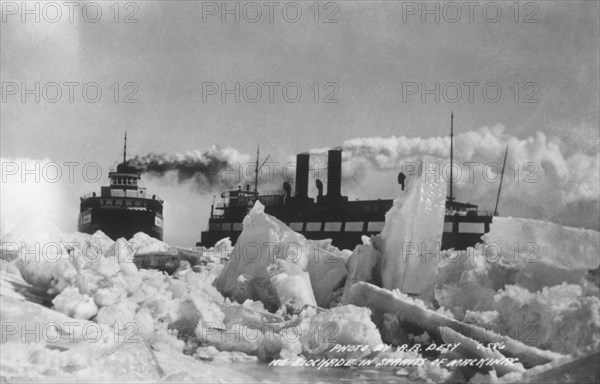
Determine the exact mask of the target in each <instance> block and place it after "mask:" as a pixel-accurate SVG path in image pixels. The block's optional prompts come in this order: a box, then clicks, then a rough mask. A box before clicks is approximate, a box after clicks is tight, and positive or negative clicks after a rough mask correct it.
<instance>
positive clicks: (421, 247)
mask: <svg viewBox="0 0 600 384" xmlns="http://www.w3.org/2000/svg"><path fill="white" fill-rule="evenodd" d="M440 163H441V161H440V160H439V159H436V158H434V157H430V156H424V157H423V159H422V160H421V161H419V162H418V164H417V170H416V173H415V174H413V175H409V176H408V177H407V181H406V184H407V185H406V190H405V192H404V193H403V194H401V195H400V196H399V197H397V198H396V199H395V200H394V205H393V207H392V208H391V209H390V210H389V211H388V212H387V213H386V215H385V225H384V227H383V230H382V231H381V237H382V239H383V263H382V273H381V275H382V283H383V287H384V288H387V289H396V288H397V289H400V290H401V291H402V292H404V293H409V294H418V295H422V294H428V293H427V292H426V291H428V290H429V289H430V288H431V287H432V286H433V281H434V280H435V276H436V273H437V264H436V262H435V260H434V259H432V258H426V257H425V256H426V255H425V253H426V251H429V252H431V251H433V250H435V249H438V250H439V249H440V246H441V242H442V232H443V227H444V214H445V204H446V188H447V186H446V182H445V181H444V179H443V178H440V177H439V170H438V169H437V167H438V166H439V164H440ZM433 253H434V254H435V252H433ZM433 256H434V257H435V255H433Z"/></svg>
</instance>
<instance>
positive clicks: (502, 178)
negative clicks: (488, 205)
mask: <svg viewBox="0 0 600 384" xmlns="http://www.w3.org/2000/svg"><path fill="white" fill-rule="evenodd" d="M507 156H508V145H507V146H506V151H505V152H504V162H503V163H502V174H501V175H500V185H499V186H498V196H496V206H495V207H494V216H497V215H498V202H500V190H501V189H502V180H504V167H505V166H506V157H507Z"/></svg>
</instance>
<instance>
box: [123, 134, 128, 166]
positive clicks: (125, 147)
mask: <svg viewBox="0 0 600 384" xmlns="http://www.w3.org/2000/svg"><path fill="white" fill-rule="evenodd" d="M126 161H127V131H125V140H124V141H123V164H125V162H126Z"/></svg>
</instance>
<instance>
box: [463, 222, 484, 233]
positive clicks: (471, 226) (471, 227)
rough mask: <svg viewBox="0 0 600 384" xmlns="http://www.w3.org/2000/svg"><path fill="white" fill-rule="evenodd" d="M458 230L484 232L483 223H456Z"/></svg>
mask: <svg viewBox="0 0 600 384" xmlns="http://www.w3.org/2000/svg"><path fill="white" fill-rule="evenodd" d="M458 232H461V233H484V230H483V223H458Z"/></svg>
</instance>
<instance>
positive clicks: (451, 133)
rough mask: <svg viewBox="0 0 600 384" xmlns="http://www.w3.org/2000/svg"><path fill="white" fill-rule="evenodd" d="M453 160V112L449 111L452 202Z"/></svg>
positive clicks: (452, 198) (451, 197) (451, 198)
mask: <svg viewBox="0 0 600 384" xmlns="http://www.w3.org/2000/svg"><path fill="white" fill-rule="evenodd" d="M453 161H454V112H450V198H449V200H450V203H452V200H454V197H453V196H452V179H453V178H454V175H453V173H454V172H453V169H454V166H453V164H454V163H453Z"/></svg>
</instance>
